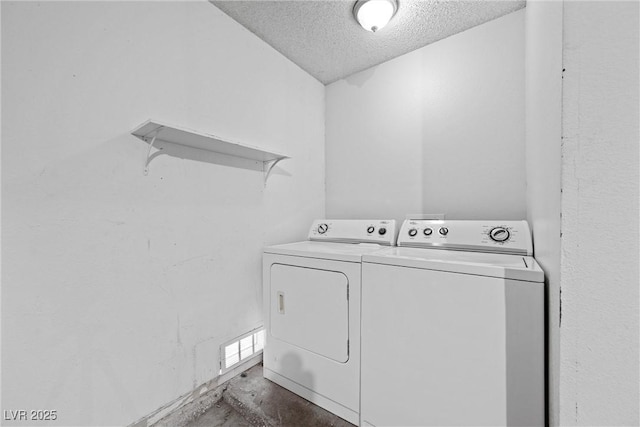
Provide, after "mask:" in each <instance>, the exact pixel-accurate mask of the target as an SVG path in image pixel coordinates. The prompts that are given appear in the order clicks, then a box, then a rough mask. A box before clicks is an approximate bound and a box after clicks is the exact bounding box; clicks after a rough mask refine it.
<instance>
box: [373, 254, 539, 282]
mask: <svg viewBox="0 0 640 427" xmlns="http://www.w3.org/2000/svg"><path fill="white" fill-rule="evenodd" d="M362 262H369V263H375V264H385V265H395V266H401V267H412V268H422V269H427V270H438V271H447V272H453V273H464V274H475V275H478V276H489V277H497V278H504V279H514V280H524V281H529V282H543V281H544V272H543V271H542V269H541V268H540V266H539V265H538V263H537V262H536V261H535V260H534V259H533V258H532V257H528V256H519V255H504V254H493V253H482V252H464V251H443V250H439V249H418V248H404V247H397V248H387V249H385V250H382V251H380V252H377V253H371V254H365V255H363V257H362Z"/></svg>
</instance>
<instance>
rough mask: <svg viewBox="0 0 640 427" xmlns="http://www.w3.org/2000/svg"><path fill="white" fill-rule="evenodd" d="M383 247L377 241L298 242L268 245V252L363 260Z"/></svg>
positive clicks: (355, 260) (354, 260)
mask: <svg viewBox="0 0 640 427" xmlns="http://www.w3.org/2000/svg"><path fill="white" fill-rule="evenodd" d="M382 249H383V246H380V245H378V244H375V243H335V242H309V241H305V242H297V243H287V244H284V245H275V246H267V247H266V248H264V253H266V254H276V255H291V256H300V257H307V258H320V259H329V260H334V261H349V262H361V261H362V256H363V255H364V254H370V253H374V252H377V251H380V250H382Z"/></svg>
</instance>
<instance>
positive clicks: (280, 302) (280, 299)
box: [278, 291, 284, 314]
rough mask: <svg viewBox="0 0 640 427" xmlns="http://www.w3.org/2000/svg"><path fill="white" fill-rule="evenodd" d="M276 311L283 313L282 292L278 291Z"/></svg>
mask: <svg viewBox="0 0 640 427" xmlns="http://www.w3.org/2000/svg"><path fill="white" fill-rule="evenodd" d="M278 313H280V314H284V292H282V291H279V292H278Z"/></svg>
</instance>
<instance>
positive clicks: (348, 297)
mask: <svg viewBox="0 0 640 427" xmlns="http://www.w3.org/2000/svg"><path fill="white" fill-rule="evenodd" d="M395 236H396V223H395V220H319V221H315V222H314V223H313V225H312V227H311V230H310V232H309V237H308V238H309V241H304V242H298V243H291V244H285V245H277V246H270V247H267V248H265V250H264V257H263V300H264V306H263V307H264V317H265V331H266V343H265V348H264V355H263V359H264V377H265V378H267V379H269V380H271V381H273V382H275V383H277V384H279V385H281V386H283V387H285V388H287V389H289V390H291V391H292V392H294V393H296V394H298V395H300V396H302V397H304V398H305V399H307V400H309V401H311V402H313V403H315V404H317V405H319V406H321V407H323V408H325V409H327V410H329V411H330V412H333V413H334V414H336V415H338V416H340V417H342V418H344V419H345V420H347V421H349V422H351V423H353V424H359V403H360V394H359V393H360V289H361V283H360V279H361V266H362V265H361V260H362V256H363V255H364V254H368V253H373V252H376V251H380V250H382V249H383V248H384V246H391V245H394V244H395Z"/></svg>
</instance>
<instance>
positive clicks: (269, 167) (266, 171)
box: [264, 157, 284, 187]
mask: <svg viewBox="0 0 640 427" xmlns="http://www.w3.org/2000/svg"><path fill="white" fill-rule="evenodd" d="M282 159H284V157H281V158H279V159H273V160H269V161H266V162H264V186H265V187H266V186H267V179H268V178H269V174H270V173H271V171H272V170H273V167H274V166H275V165H276V164H278V162H279V161H280V160H282Z"/></svg>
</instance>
